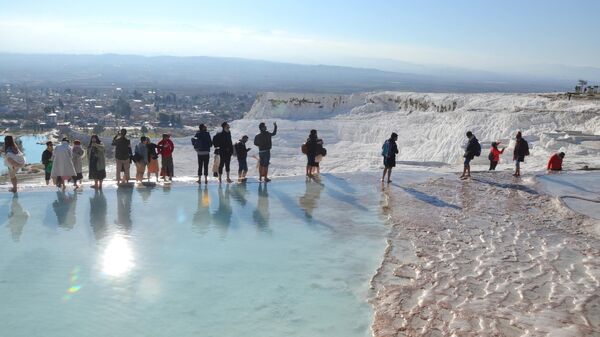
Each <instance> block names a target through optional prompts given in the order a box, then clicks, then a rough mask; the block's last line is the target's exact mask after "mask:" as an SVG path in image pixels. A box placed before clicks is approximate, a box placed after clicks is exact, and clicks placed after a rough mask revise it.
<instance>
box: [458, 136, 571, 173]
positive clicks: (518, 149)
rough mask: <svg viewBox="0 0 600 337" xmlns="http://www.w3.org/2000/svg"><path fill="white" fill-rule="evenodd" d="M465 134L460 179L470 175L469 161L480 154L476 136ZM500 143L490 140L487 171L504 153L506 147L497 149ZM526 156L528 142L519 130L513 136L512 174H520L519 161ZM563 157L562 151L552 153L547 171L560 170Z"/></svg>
mask: <svg viewBox="0 0 600 337" xmlns="http://www.w3.org/2000/svg"><path fill="white" fill-rule="evenodd" d="M466 136H467V138H468V139H469V142H468V144H467V148H466V150H465V153H464V155H463V157H464V158H465V161H464V169H463V174H462V175H461V176H460V178H461V179H468V178H469V177H471V165H470V163H471V161H472V160H473V159H475V157H479V155H481V144H479V141H478V140H477V137H475V135H474V134H473V133H472V132H471V131H467V133H466ZM500 144H501V143H500V141H496V142H492V144H491V148H490V152H489V154H488V160H489V161H490V168H489V171H494V170H496V166H497V165H498V162H499V161H500V156H501V155H502V154H503V153H504V150H506V148H502V149H499V148H498V147H499V145H500ZM527 156H529V143H527V141H526V140H525V139H524V138H523V134H522V133H521V131H518V132H517V134H516V136H515V148H514V150H513V161H514V163H515V172H514V173H513V176H515V177H520V176H521V163H523V162H525V157H527ZM564 158H565V153H564V152H560V153H555V154H553V155H552V156H551V157H550V160H549V161H548V165H547V166H546V168H547V169H548V171H561V170H562V161H563V159H564Z"/></svg>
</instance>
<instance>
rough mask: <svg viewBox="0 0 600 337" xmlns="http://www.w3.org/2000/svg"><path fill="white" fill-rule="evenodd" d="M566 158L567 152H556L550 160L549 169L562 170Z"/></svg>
mask: <svg viewBox="0 0 600 337" xmlns="http://www.w3.org/2000/svg"><path fill="white" fill-rule="evenodd" d="M563 159H565V153H564V152H560V153H555V154H553V155H552V156H551V157H550V159H549V160H548V166H547V168H548V171H562V163H563Z"/></svg>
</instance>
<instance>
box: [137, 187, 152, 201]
mask: <svg viewBox="0 0 600 337" xmlns="http://www.w3.org/2000/svg"><path fill="white" fill-rule="evenodd" d="M143 186H144V187H142V188H137V189H136V190H137V191H138V194H139V195H140V197H142V202H143V203H144V204H147V203H148V200H149V199H150V196H151V195H152V191H154V189H155V188H156V187H155V186H153V185H149V184H147V185H143Z"/></svg>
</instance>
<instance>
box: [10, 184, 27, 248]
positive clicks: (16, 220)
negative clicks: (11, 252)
mask: <svg viewBox="0 0 600 337" xmlns="http://www.w3.org/2000/svg"><path fill="white" fill-rule="evenodd" d="M28 219H29V212H27V211H26V210H24V209H23V207H21V204H20V203H19V197H18V195H17V194H16V193H15V194H14V195H13V198H12V201H11V203H10V211H9V212H8V221H7V226H8V228H9V229H10V234H11V236H12V239H13V241H15V242H17V241H19V239H21V234H22V233H23V227H25V224H27V220H28Z"/></svg>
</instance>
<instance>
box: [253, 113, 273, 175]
mask: <svg viewBox="0 0 600 337" xmlns="http://www.w3.org/2000/svg"><path fill="white" fill-rule="evenodd" d="M258 129H259V130H260V132H259V133H258V134H257V135H256V136H255V137H254V145H256V146H257V147H258V158H259V169H258V181H262V179H263V178H265V182H266V183H268V182H269V181H271V179H269V178H268V175H269V164H270V161H271V147H272V141H271V138H272V137H273V136H275V135H276V134H277V123H273V132H269V131H267V126H266V125H265V123H260V124H259V125H258Z"/></svg>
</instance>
